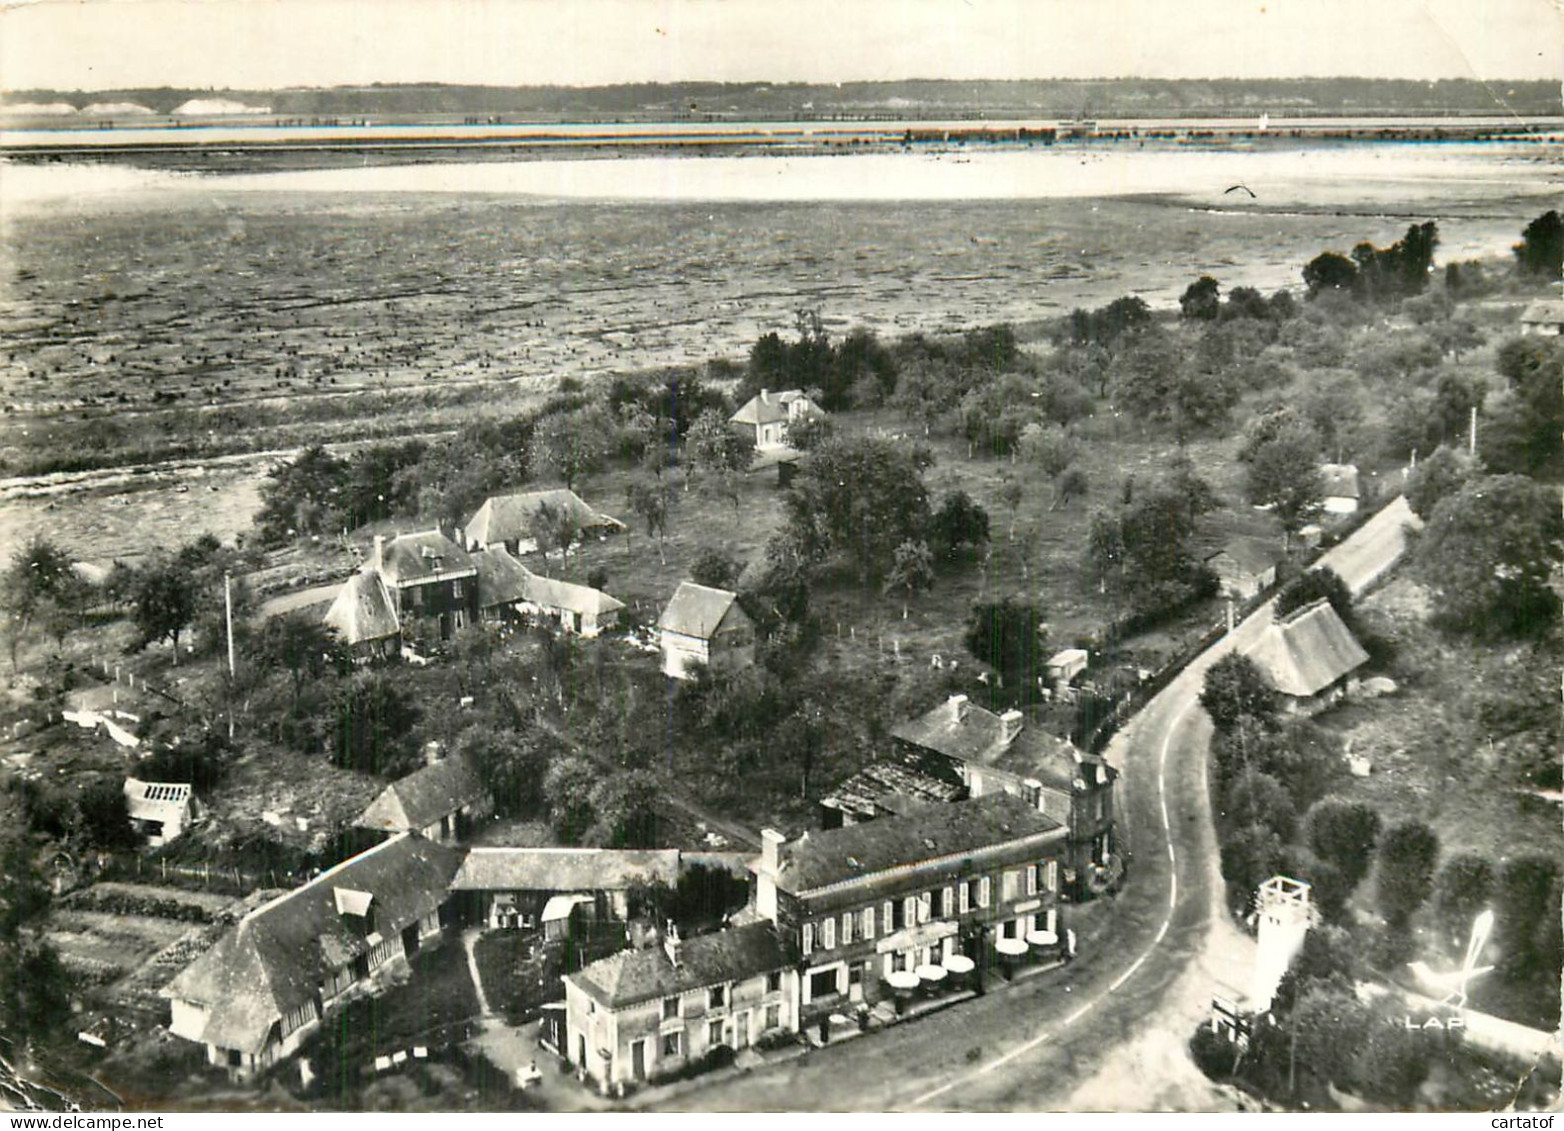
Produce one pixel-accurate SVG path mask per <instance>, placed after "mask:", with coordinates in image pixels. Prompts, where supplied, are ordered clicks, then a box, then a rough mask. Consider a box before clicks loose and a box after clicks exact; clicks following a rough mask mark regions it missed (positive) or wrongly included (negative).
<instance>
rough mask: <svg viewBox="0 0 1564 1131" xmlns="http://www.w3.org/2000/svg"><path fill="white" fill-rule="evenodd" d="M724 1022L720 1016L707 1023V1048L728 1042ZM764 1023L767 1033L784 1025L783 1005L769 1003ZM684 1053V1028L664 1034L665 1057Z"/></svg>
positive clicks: (663, 1047) (663, 1048) (764, 1030)
mask: <svg viewBox="0 0 1564 1131" xmlns="http://www.w3.org/2000/svg"><path fill="white" fill-rule="evenodd" d="M738 1023H739V1024H743V1022H738ZM724 1024H725V1021H724V1020H723V1019H721V1018H719V1019H718V1020H716V1021H711V1022H708V1023H707V1025H706V1047H707V1048H716V1047H717V1046H718V1045H720V1044H724V1043H726V1042H724V1040H723V1025H724ZM763 1025H764V1028H763V1029H762V1031H763V1032H767V1033H769V1032H771V1030H773V1029H776V1028H780V1027H781V1025H782V1007H781V1006H780V1005H768V1006H766V1012H765V1021H764V1022H763ZM683 1053H684V1031H683V1030H682V1029H675V1030H673V1031H672V1032H670V1033H664V1034H663V1035H662V1055H663V1056H665V1057H671V1056H682V1055H683Z"/></svg>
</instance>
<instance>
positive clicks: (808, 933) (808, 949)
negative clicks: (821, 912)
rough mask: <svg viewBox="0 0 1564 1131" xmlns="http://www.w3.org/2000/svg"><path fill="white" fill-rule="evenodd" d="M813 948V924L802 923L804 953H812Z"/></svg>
mask: <svg viewBox="0 0 1564 1131" xmlns="http://www.w3.org/2000/svg"><path fill="white" fill-rule="evenodd" d="M814 949H815V925H814V924H813V923H805V924H804V953H805V954H812V953H814Z"/></svg>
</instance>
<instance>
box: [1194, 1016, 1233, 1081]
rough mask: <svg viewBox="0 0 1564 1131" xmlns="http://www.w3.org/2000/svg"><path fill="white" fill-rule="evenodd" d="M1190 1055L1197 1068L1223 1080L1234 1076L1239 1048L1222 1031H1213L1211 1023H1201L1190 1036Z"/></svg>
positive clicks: (1213, 1077)
mask: <svg viewBox="0 0 1564 1131" xmlns="http://www.w3.org/2000/svg"><path fill="white" fill-rule="evenodd" d="M1189 1057H1190V1059H1191V1060H1193V1061H1194V1062H1195V1067H1196V1068H1198V1069H1200V1071H1202V1072H1204V1073H1205V1074H1206V1075H1207V1076H1208V1077H1209V1078H1211V1079H1212V1080H1216V1081H1218V1082H1221V1081H1223V1080H1227V1079H1229V1078H1231V1077H1232V1075H1233V1065H1234V1063H1235V1062H1236V1061H1237V1059H1238V1049H1237V1048H1236V1047H1235V1046H1234V1044H1233V1042H1231V1041H1229V1040H1228V1039H1227V1038H1226V1037H1224V1036H1223V1035H1222V1034H1221V1033H1214V1032H1212V1031H1211V1026H1210V1025H1201V1026H1200V1028H1198V1029H1196V1030H1195V1034H1194V1036H1192V1037H1190V1038H1189Z"/></svg>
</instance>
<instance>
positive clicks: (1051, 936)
mask: <svg viewBox="0 0 1564 1131" xmlns="http://www.w3.org/2000/svg"><path fill="white" fill-rule="evenodd" d="M1026 941H1027V942H1029V943H1031V944H1032V945H1033V946H1058V945H1059V936H1058V935H1057V934H1055V933H1054V932H1053V931H1028V932H1027V933H1026Z"/></svg>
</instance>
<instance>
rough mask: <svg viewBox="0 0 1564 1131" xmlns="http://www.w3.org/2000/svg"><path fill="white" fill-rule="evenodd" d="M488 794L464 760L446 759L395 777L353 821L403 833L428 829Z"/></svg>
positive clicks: (359, 825) (367, 827) (365, 826)
mask: <svg viewBox="0 0 1564 1131" xmlns="http://www.w3.org/2000/svg"><path fill="white" fill-rule="evenodd" d="M487 792H488V790H487V788H486V787H485V786H484V784H483V782H482V781H480V780H479V778H478V774H477V772H476V771H475V770H474V769H473V767H472V765H471V764H470V763H469V762H468V761H467V760H466V759H464V758H447V759H446V760H445V761H443V762H436V763H434V764H433V765H430V766H424V767H422V768H421V769H418V770H415V771H413V772H412V773H410V774H408V775H407V776H406V777H405V778H398V779H397V780H396V781H394V782H392V783H391V784H390V785H388V786H386V788H385V789H384V790H382V791H381V793H380V796H379V797H377V798H375V799H374V800H373V801H372V802H370V803H369V808H367V809H365V810H364V811H363V812H362V813H360V814H359V818H358V820H357V821H355V822H354V824H356V825H357V826H358V827H359V828H361V829H381V830H383V831H387V832H406V831H408V830H414V831H416V830H418V829H423V828H427V827H429V826H430V825H432V824H434V823H435V822H436V821H438V820H439V819H440V818H441V817H444V816H447V815H448V814H451V813H454V812H456V810H458V809H460V808H461V807H462V806H463V805H469V804H471V803H472V802H474V801H477V800H478V799H479V798H481V797H483V796H484V794H486V793H487Z"/></svg>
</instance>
